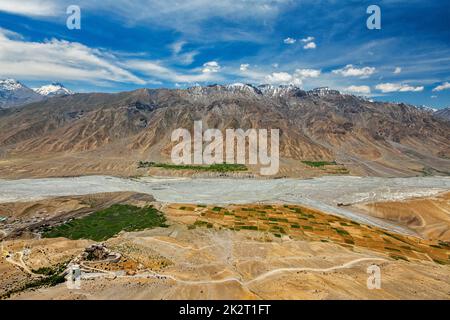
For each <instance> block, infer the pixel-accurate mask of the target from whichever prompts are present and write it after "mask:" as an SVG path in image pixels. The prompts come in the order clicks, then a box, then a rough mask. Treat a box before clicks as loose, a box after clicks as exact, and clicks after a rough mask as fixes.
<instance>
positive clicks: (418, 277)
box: [13, 227, 450, 299]
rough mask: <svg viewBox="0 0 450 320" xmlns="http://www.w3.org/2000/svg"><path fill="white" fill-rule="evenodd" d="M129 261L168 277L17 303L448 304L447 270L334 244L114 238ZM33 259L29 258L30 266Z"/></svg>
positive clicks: (184, 233)
mask: <svg viewBox="0 0 450 320" xmlns="http://www.w3.org/2000/svg"><path fill="white" fill-rule="evenodd" d="M107 244H108V245H109V246H111V247H113V248H114V247H115V246H116V247H117V246H118V247H121V249H122V252H124V254H127V255H128V257H130V258H134V259H136V260H138V261H140V262H141V263H142V264H146V262H145V259H146V258H147V257H149V256H154V257H155V256H156V257H161V258H164V259H167V260H169V261H170V264H169V266H168V267H166V268H164V269H163V270H157V271H153V270H151V269H148V270H147V271H146V272H142V273H138V274H135V275H118V276H116V277H111V276H110V275H108V274H104V275H103V276H100V277H99V276H95V277H92V276H91V277H88V276H86V279H83V280H82V286H81V289H79V290H69V289H68V288H67V287H66V286H65V285H64V284H61V285H58V286H56V287H52V288H43V289H39V290H36V291H27V292H23V293H21V294H19V295H15V296H14V297H13V298H14V299H449V298H450V273H449V267H448V266H442V265H438V264H435V263H432V262H424V261H415V262H405V261H395V260H392V259H390V258H389V257H387V256H386V255H383V254H375V253H373V252H371V251H369V250H351V249H348V248H344V247H342V246H338V245H335V244H333V243H321V242H307V241H300V240H299V241H296V240H292V239H286V240H283V239H270V240H269V239H267V235H265V234H261V233H258V232H233V231H229V230H215V229H214V230H209V229H196V230H187V229H185V228H180V227H175V228H169V229H154V230H149V231H143V232H137V233H126V234H122V235H121V236H120V237H118V238H114V239H110V240H109V241H108V242H107ZM31 260H32V258H30V263H31ZM373 264H376V265H377V266H379V267H380V268H381V276H382V282H381V289H378V290H377V289H374V290H370V289H368V288H367V278H368V274H367V267H368V266H370V265H373Z"/></svg>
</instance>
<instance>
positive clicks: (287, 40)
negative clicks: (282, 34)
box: [283, 38, 297, 44]
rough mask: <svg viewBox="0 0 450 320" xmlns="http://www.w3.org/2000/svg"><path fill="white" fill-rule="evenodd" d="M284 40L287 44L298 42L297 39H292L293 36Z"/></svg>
mask: <svg viewBox="0 0 450 320" xmlns="http://www.w3.org/2000/svg"><path fill="white" fill-rule="evenodd" d="M283 42H284V43H285V44H294V43H296V42H297V40H295V39H292V38H286V39H284V40H283Z"/></svg>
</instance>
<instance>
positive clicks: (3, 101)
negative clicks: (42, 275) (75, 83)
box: [0, 79, 73, 110]
mask: <svg viewBox="0 0 450 320" xmlns="http://www.w3.org/2000/svg"><path fill="white" fill-rule="evenodd" d="M71 94H73V92H72V91H71V90H69V89H67V88H66V87H64V85H62V84H61V83H52V84H50V85H46V86H42V87H40V88H36V89H31V88H29V87H27V86H26V85H24V84H23V83H21V82H19V81H17V80H14V79H5V80H1V79H0V110H1V109H7V108H12V107H19V106H23V105H26V104H29V103H32V102H38V101H42V100H44V99H46V98H51V97H55V96H62V95H71Z"/></svg>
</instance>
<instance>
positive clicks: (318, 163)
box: [302, 161, 337, 168]
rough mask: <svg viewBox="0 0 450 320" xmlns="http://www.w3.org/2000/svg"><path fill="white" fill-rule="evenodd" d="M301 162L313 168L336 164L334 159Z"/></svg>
mask: <svg viewBox="0 0 450 320" xmlns="http://www.w3.org/2000/svg"><path fill="white" fill-rule="evenodd" d="M302 163H304V164H306V165H307V166H310V167H314V168H320V167H325V166H335V165H337V163H336V161H302Z"/></svg>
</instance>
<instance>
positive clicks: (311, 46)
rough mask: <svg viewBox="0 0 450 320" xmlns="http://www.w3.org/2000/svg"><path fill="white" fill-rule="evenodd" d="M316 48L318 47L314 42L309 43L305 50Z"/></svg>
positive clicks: (304, 47)
mask: <svg viewBox="0 0 450 320" xmlns="http://www.w3.org/2000/svg"><path fill="white" fill-rule="evenodd" d="M315 48H317V46H316V44H315V43H314V42H309V43H307V44H305V45H304V46H303V49H305V50H308V49H315Z"/></svg>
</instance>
